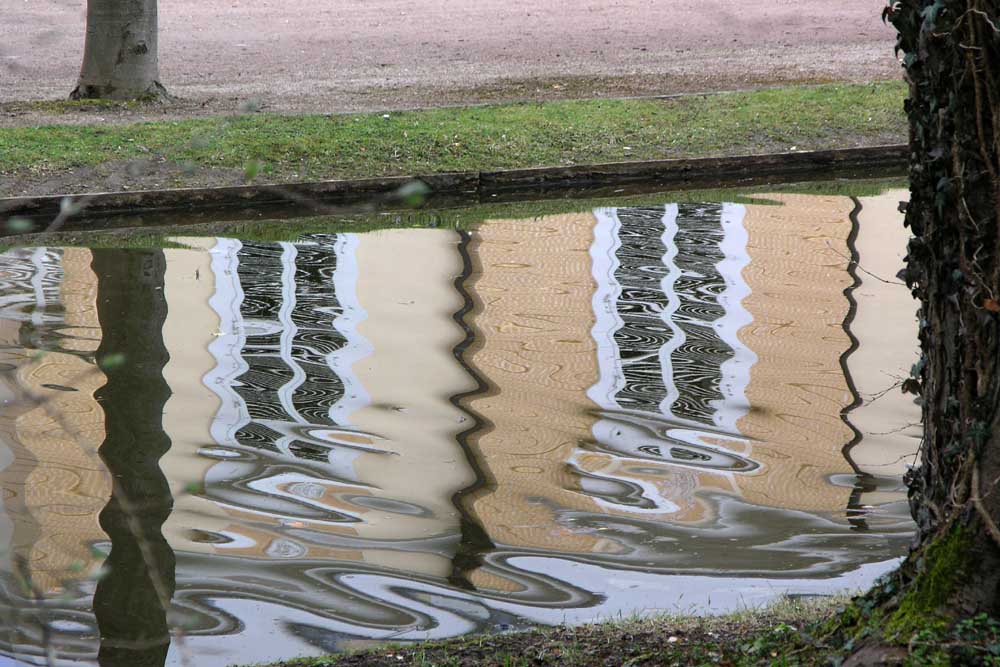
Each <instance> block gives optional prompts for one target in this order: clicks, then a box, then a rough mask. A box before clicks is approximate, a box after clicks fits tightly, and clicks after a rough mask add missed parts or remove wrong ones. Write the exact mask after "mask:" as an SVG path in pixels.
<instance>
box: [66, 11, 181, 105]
mask: <svg viewBox="0 0 1000 667" xmlns="http://www.w3.org/2000/svg"><path fill="white" fill-rule="evenodd" d="M156 3H157V0H87V37H86V41H85V43H84V47H83V66H82V67H81V68H80V79H79V81H77V84H76V89H75V90H74V91H73V92H72V93H71V95H70V97H72V98H73V99H83V98H88V99H94V98H102V99H111V100H131V99H138V98H146V97H160V96H163V95H165V94H166V90H165V89H164V88H163V86H162V85H160V61H159V57H158V53H157V38H158V24H157V14H156Z"/></svg>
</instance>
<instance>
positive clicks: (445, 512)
mask: <svg viewBox="0 0 1000 667" xmlns="http://www.w3.org/2000/svg"><path fill="white" fill-rule="evenodd" d="M353 238H354V244H353V245H352V246H351V250H350V253H351V255H352V256H351V257H350V258H349V259H350V262H348V261H346V259H348V258H345V257H343V256H342V257H341V258H340V260H339V261H340V264H339V265H338V267H337V271H338V272H344V271H351V272H353V274H352V275H351V276H348V279H346V280H341V283H342V284H344V285H350V288H349V289H351V290H352V291H353V292H354V293H353V294H352V295H345V294H339V295H338V298H340V299H341V300H343V299H346V298H348V297H350V298H351V299H353V300H355V301H356V302H357V304H359V305H360V307H361V308H362V309H364V312H365V315H364V317H363V318H359V319H360V320H361V321H360V322H359V323H357V326H356V330H355V331H354V333H355V334H357V335H358V336H360V337H361V339H363V340H364V341H365V345H366V346H367V347H368V348H369V352H368V353H367V354H361V355H360V356H359V358H357V359H354V360H353V361H351V362H350V363H349V365H350V368H349V369H343V368H342V369H339V370H338V373H341V374H342V375H346V374H347V373H348V372H350V374H351V376H352V378H353V383H354V385H353V386H354V387H355V389H356V390H357V392H358V393H361V394H367V396H368V397H369V399H368V400H363V399H360V398H359V399H357V400H355V401H354V403H355V404H356V409H353V410H352V411H351V412H349V413H348V414H346V420H347V422H348V423H349V426H350V428H349V429H336V428H332V429H325V430H326V431H327V432H328V433H329V434H330V435H329V437H331V438H337V439H339V440H341V441H343V442H345V443H347V444H351V443H353V444H355V445H361V446H363V447H364V448H366V449H367V451H360V452H353V453H350V454H344V455H343V456H342V455H341V454H337V458H338V460H349V463H347V464H346V466H347V467H346V468H345V467H344V466H345V464H344V463H338V464H337V465H336V466H335V467H334V468H332V469H331V470H330V471H328V472H327V473H324V471H323V470H322V466H319V467H318V468H317V469H316V470H313V471H309V470H305V469H299V472H297V473H288V471H287V470H286V471H285V474H284V475H281V474H278V475H274V476H273V477H272V480H273V483H269V484H268V488H269V489H270V492H269V493H270V494H271V495H275V494H276V495H279V496H282V497H285V498H293V499H294V498H296V497H297V495H296V494H298V495H300V496H302V497H303V498H305V499H306V500H307V501H308V504H309V506H310V507H311V508H313V509H318V510H320V511H322V510H323V509H324V508H326V509H328V510H330V511H331V512H333V513H341V514H346V515H350V516H354V517H356V518H357V520H356V521H355V522H346V523H345V522H339V523H338V522H335V521H329V520H326V519H323V518H319V519H315V520H314V519H310V518H308V517H299V516H282V515H281V514H280V512H275V511H273V509H271V508H269V507H268V506H267V505H268V502H267V494H264V495H260V496H258V497H257V498H256V499H257V500H258V501H259V503H260V504H259V506H255V505H252V504H249V503H244V504H234V503H231V502H225V501H223V500H220V499H218V498H213V497H211V490H210V489H209V493H207V494H206V493H203V492H202V490H203V489H206V488H207V487H210V486H211V485H212V484H214V483H215V482H214V481H213V480H214V479H215V478H216V477H218V475H217V474H216V472H214V471H213V470H215V471H218V470H219V469H220V467H225V466H226V465H228V464H227V463H226V462H224V461H223V462H220V461H217V460H213V459H212V458H209V457H206V456H205V455H204V454H205V450H206V449H209V450H211V449H212V448H213V447H214V446H215V442H214V439H215V438H214V436H213V434H212V424H213V421H214V420H216V419H217V415H218V413H219V408H220V399H219V397H218V394H217V393H216V392H214V391H212V389H211V387H209V386H207V383H208V382H209V380H208V379H207V378H208V376H209V372H210V371H211V370H212V368H213V366H215V365H216V364H217V363H219V361H218V359H217V358H216V357H215V356H213V355H212V354H211V353H210V352H209V351H208V349H207V348H208V346H209V344H211V342H212V340H213V337H226V336H232V335H233V334H234V332H233V331H224V330H223V329H225V328H226V327H225V326H223V318H220V314H219V312H217V305H216V306H215V307H213V305H212V304H211V303H210V300H211V298H212V297H213V295H215V294H217V293H218V292H219V289H220V284H221V281H224V280H229V281H232V280H233V279H234V275H235V273H236V272H235V269H236V262H231V263H230V264H228V265H227V266H229V268H228V269H225V270H223V271H221V272H220V268H219V267H220V266H221V265H225V263H224V262H223V263H221V264H220V262H219V258H218V255H219V254H220V253H224V252H227V251H226V250H225V249H224V248H222V247H215V242H214V241H205V240H201V241H199V240H196V239H184V240H183V241H184V242H185V243H187V244H191V245H195V246H199V247H200V249H201V252H193V251H178V252H176V253H170V254H169V255H168V270H167V272H168V275H167V300H168V304H169V307H170V313H171V314H172V316H168V320H167V324H166V326H165V336H164V338H165V340H166V341H167V345H168V348H169V352H170V363H169V364H168V366H167V368H166V369H165V375H166V376H167V380H168V382H169V383H170V385H171V387H172V388H173V389H174V394H173V396H172V397H171V399H170V401H169V402H168V404H167V408H166V415H165V416H166V427H167V430H168V433H170V435H171V438H172V440H173V446H172V448H171V450H170V452H169V453H168V454H167V455H166V456H165V457H164V458H163V460H162V461H161V467H162V468H163V470H164V472H165V473H166V475H167V477H168V478H169V479H170V480H171V483H172V486H173V490H174V495H175V498H176V499H177V500H176V505H175V510H174V513H173V514H172V516H171V518H170V519H169V520H168V522H167V524H166V525H165V528H164V532H165V534H167V535H168V539H169V540H170V543H171V545H172V546H173V547H174V548H175V549H177V550H181V551H193V552H202V553H206V552H208V553H219V554H224V555H230V556H240V557H248V558H261V559H272V558H295V559H303V560H310V559H334V560H346V561H364V562H367V563H369V564H372V565H379V566H384V567H390V568H396V569H400V570H404V571H408V572H415V573H420V574H425V575H436V576H447V575H448V574H449V573H450V569H451V562H450V558H451V554H450V553H441V552H440V550H439V549H438V550H437V551H427V550H425V551H421V549H420V547H419V546H413V545H411V547H410V548H409V549H405V548H398V547H395V546H394V544H395V543H400V542H405V541H420V540H424V541H426V540H430V539H432V538H435V537H441V536H453V535H456V534H457V532H458V523H459V515H458V512H457V511H456V509H455V508H454V506H453V505H452V503H451V497H452V496H453V495H454V494H455V493H456V492H457V491H459V490H460V489H461V488H464V487H465V486H468V485H470V484H472V482H473V481H474V475H473V473H472V471H471V469H470V468H469V466H468V464H467V462H466V460H465V457H464V455H463V454H462V452H461V449H460V448H459V446H458V444H457V442H456V435H457V434H458V433H459V432H460V431H463V430H465V429H466V428H468V424H466V423H465V422H466V417H465V416H464V413H463V412H462V411H461V410H459V409H458V408H456V407H454V406H453V405H451V403H450V402H449V400H448V399H449V397H450V396H452V395H455V394H458V393H462V392H465V391H469V390H471V389H472V388H473V387H474V385H473V384H472V379H471V378H470V377H469V376H468V374H467V373H465V371H464V370H463V369H462V368H461V366H460V365H459V364H457V363H456V362H455V359H454V356H453V354H452V349H453V348H454V347H455V345H457V344H458V343H459V341H460V340H461V339H462V337H463V334H462V331H461V329H460V327H459V326H458V325H457V324H456V323H455V322H454V320H453V319H452V314H453V313H454V312H456V311H457V310H459V308H461V305H462V302H461V299H460V297H459V295H458V294H457V292H456V291H455V290H454V288H453V285H452V282H453V280H454V278H455V276H457V275H458V274H459V273H460V272H461V258H460V257H459V255H458V253H457V252H456V249H455V244H456V242H457V238H456V236H455V235H454V234H453V233H449V232H431V231H427V230H421V231H420V232H416V231H413V230H398V231H391V232H380V233H374V234H368V235H365V236H361V237H353ZM321 243H331V241H330V239H329V238H327V239H325V240H323V241H321ZM213 255H215V264H214V265H213ZM237 260H238V257H237ZM352 267H353V268H352ZM221 274H225V275H221ZM293 275H294V274H293V273H289V272H286V273H285V274H284V277H283V278H281V279H282V280H284V281H286V282H288V281H289V280H294V278H293ZM196 277H197V278H196ZM275 278H276V276H260V279H261V280H274V279H275ZM341 278H343V276H341ZM238 279H242V280H247V279H248V276H245V275H244V276H241V277H240V278H238ZM249 287H250V286H249V285H243V288H249ZM330 288H331V289H332V285H330ZM341 289H348V288H345V287H341ZM294 291H295V287H294V285H291V284H288V285H285V287H284V290H283V292H284V294H286V295H288V294H291V293H294ZM246 324H247V326H250V325H252V324H254V323H246ZM259 324H260V323H256V325H258V326H259ZM192 336H196V337H199V338H200V339H201V340H202V341H203V342H202V344H201V345H191V344H190V341H191V338H192ZM348 356H350V355H348ZM356 398H357V397H356ZM287 458H288V459H289V461H288V462H289V463H290V464H291V466H292V467H293V468H294V467H295V465H296V463H299V461H296V460H295V459H294V457H287ZM270 465H271V466H274V467H276V468H281V465H280V458H279V460H272V461H271V464H270ZM266 468H267V466H266V465H261V466H259V467H258V468H253V466H251V467H250V468H249V469H247V470H246V471H245V473H244V474H243V479H242V480H240V479H235V480H233V479H229V480H227V481H226V484H236V483H242V482H245V481H250V480H254V479H256V480H258V481H259V480H260V479H261V475H265V477H266ZM192 489H194V490H193V491H192ZM302 494H305V495H302ZM246 498H247V497H246V496H244V499H246ZM192 528H194V530H192ZM213 535H214V536H224V537H225V538H226V541H225V542H219V541H216V540H213V539H212V536H213ZM323 535H326V536H327V537H326V538H323V537H322V536H323ZM338 536H341V537H344V538H348V539H347V540H339V539H337V537H338ZM206 538H207V539H206ZM359 540H360V541H361V543H362V544H364V547H363V548H361V547H358V546H353V547H344V546H337V544H338V543H344V544H352V545H357V544H359Z"/></svg>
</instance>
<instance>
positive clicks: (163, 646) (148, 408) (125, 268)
mask: <svg viewBox="0 0 1000 667" xmlns="http://www.w3.org/2000/svg"><path fill="white" fill-rule="evenodd" d="M93 255H94V262H93V269H94V273H96V274H97V314H98V318H99V319H100V323H101V345H100V347H98V348H97V354H96V358H97V363H98V365H99V366H100V367H101V370H102V371H103V372H104V374H105V376H106V377H107V379H108V381H107V384H105V385H104V386H103V387H102V388H100V389H98V390H97V392H96V393H95V394H94V398H96V399H97V401H98V402H99V403H100V404H101V407H102V408H103V409H104V423H105V431H106V434H105V438H104V442H103V443H102V444H101V448H100V454H101V459H102V460H103V461H104V463H105V465H106V466H107V468H108V472H110V473H111V476H112V479H113V480H114V483H113V487H112V493H111V498H110V499H109V500H108V504H107V506H106V507H105V508H104V510H103V511H102V512H101V516H100V521H101V528H102V529H104V532H106V533H107V534H108V537H109V538H111V554H110V555H109V556H108V560H107V561H106V563H105V568H106V572H105V576H104V577H102V578H101V579H100V581H99V582H98V584H97V590H96V592H95V593H94V614H95V616H96V617H97V625H98V627H99V629H100V631H101V648H100V651H99V653H98V663H99V664H100V665H101V667H162V665H163V664H164V661H165V660H166V657H167V651H168V649H169V647H170V628H169V626H168V622H167V613H168V611H169V609H170V600H171V598H172V597H173V594H174V587H175V573H174V570H175V559H174V552H173V550H172V549H171V548H170V545H169V544H168V543H167V540H166V539H164V537H163V535H162V533H161V532H160V529H161V527H162V525H163V522H164V521H166V520H167V517H168V516H169V515H170V511H171V509H172V508H173V498H172V497H171V495H170V486H169V485H168V484H167V479H166V477H164V475H163V472H162V471H161V470H160V467H159V460H160V458H161V457H162V456H163V455H164V454H165V453H166V452H167V451H168V450H169V449H170V437H169V436H168V435H167V433H166V432H165V431H164V430H163V406H164V405H165V404H166V402H167V399H168V398H169V397H170V387H169V386H168V385H167V382H166V380H164V379H163V367H164V366H165V365H166V364H167V361H168V360H169V355H168V354H167V349H166V347H165V346H164V344H163V323H164V321H165V320H166V317H167V301H166V298H165V297H164V295H163V276H164V272H165V271H166V259H165V258H164V256H163V251H162V250H117V249H107V250H102V249H96V250H94V251H93Z"/></svg>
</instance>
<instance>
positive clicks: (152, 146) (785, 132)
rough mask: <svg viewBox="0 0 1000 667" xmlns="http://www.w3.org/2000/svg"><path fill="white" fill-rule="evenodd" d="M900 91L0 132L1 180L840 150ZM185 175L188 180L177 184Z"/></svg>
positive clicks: (803, 90) (249, 174)
mask: <svg viewBox="0 0 1000 667" xmlns="http://www.w3.org/2000/svg"><path fill="white" fill-rule="evenodd" d="M905 94H906V93H905V88H904V86H903V84H902V83H899V82H876V83H871V84H851V85H848V84H829V85H821V86H809V87H786V88H775V89H767V90H759V91H753V92H743V93H724V94H715V95H704V96H689V97H679V98H672V99H633V100H584V101H569V102H546V103H523V104H504V105H495V106H485V107H466V108H446V109H430V110H420V111H408V112H400V113H389V114H346V115H307V116H288V115H275V114H266V113H256V114H246V115H240V116H232V117H224V118H209V119H204V118H202V119H190V120H177V121H161V122H144V123H135V124H125V125H53V126H45V127H13V128H0V175H3V176H6V177H8V178H9V177H15V178H16V177H21V176H23V177H25V178H28V177H38V176H44V175H46V174H52V173H58V172H65V171H71V170H74V169H79V168H85V167H93V166H95V165H101V164H107V163H119V162H128V161H130V160H140V159H141V160H146V161H149V160H161V161H162V160H165V161H169V162H171V163H175V164H179V165H184V166H186V167H188V168H189V169H187V170H180V171H178V173H177V174H176V175H175V176H174V182H173V183H172V185H183V184H190V183H191V182H192V181H191V179H193V182H197V177H198V170H199V169H204V168H209V169H229V170H232V169H237V170H241V173H243V174H244V176H245V178H246V179H247V180H253V179H258V180H265V181H273V182H281V181H291V180H320V179H333V178H359V177H374V176H390V175H403V174H419V173H431V172H442V171H465V170H488V169H507V168H521V167H532V166H560V165H574V164H587V163H600V162H615V161H628V160H648V159H662V158H672V157H691V156H713V155H737V154H744V153H767V152H779V151H788V150H792V149H801V150H807V149H822V148H841V147H843V148H846V147H851V146H863V145H874V144H882V143H892V142H898V141H902V140H903V139H904V138H905V117H904V115H903V111H902V107H903V99H904V97H905ZM185 174H187V175H188V176H191V179H188V180H185Z"/></svg>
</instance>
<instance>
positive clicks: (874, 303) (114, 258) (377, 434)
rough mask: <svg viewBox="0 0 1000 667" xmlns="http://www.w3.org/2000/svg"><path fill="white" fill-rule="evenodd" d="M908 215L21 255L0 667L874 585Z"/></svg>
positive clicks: (513, 223) (890, 490)
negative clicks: (11, 662)
mask: <svg viewBox="0 0 1000 667" xmlns="http://www.w3.org/2000/svg"><path fill="white" fill-rule="evenodd" d="M902 195H903V193H900V192H889V193H886V194H884V195H882V196H879V197H870V198H866V199H862V200H852V199H850V198H847V197H835V196H805V195H773V196H768V197H767V201H764V202H761V203H759V204H716V203H706V204H671V203H665V204H664V205H658V206H645V207H631V208H629V207H619V208H614V207H609V208H600V209H597V210H593V211H588V212H584V213H579V214H564V215H554V216H548V217H541V218H536V219H530V220H487V221H485V222H482V223H480V224H478V225H476V226H474V227H473V228H472V229H471V230H470V231H461V232H457V231H450V230H434V229H418V230H402V229H397V230H389V231H378V232H370V233H365V234H309V235H304V236H302V237H301V238H299V239H298V240H296V241H294V242H282V243H273V242H260V241H253V240H247V239H244V240H239V239H234V238H209V239H205V238H200V239H199V238H189V239H179V241H180V242H181V243H182V244H184V245H186V246H187V248H185V249H167V250H113V249H93V250H89V249H84V248H54V247H52V248H34V249H19V250H11V251H9V252H7V253H6V254H4V255H2V256H0V283H2V289H0V345H2V348H0V394H2V398H3V402H4V403H3V409H2V411H0V490H2V505H0V550H2V554H0V585H2V587H3V588H2V594H3V596H4V597H3V600H0V603H2V604H3V608H2V609H0V612H2V614H3V615H2V617H0V618H2V621H3V628H2V632H0V651H2V654H3V655H6V656H9V657H14V658H16V659H17V660H19V661H23V662H24V663H33V664H41V663H44V661H45V649H44V646H46V645H48V646H50V647H52V649H53V650H54V651H55V652H56V653H57V654H58V657H59V659H60V660H64V661H68V662H72V661H83V662H89V663H93V662H95V661H98V660H99V661H100V663H101V664H102V665H132V664H139V662H140V661H142V663H143V664H162V663H164V662H166V663H168V664H184V661H185V660H193V661H194V662H193V664H198V665H203V664H206V665H207V664H220V665H222V664H229V663H234V662H257V661H261V660H265V659H269V658H275V659H276V658H282V657H290V656H294V655H301V654H315V653H320V652H327V651H334V650H340V649H343V648H346V647H356V646H359V645H362V644H363V643H364V642H366V641H370V640H379V639H387V638H391V639H395V640H409V639H425V638H439V637H449V636H455V635H459V634H462V633H468V632H481V631H494V630H497V629H507V628H518V627H524V626H529V625H532V624H539V623H542V624H548V623H560V622H580V621H586V620H592V619H600V618H608V617H611V616H617V615H619V614H632V613H647V612H652V611H654V610H669V611H692V612H715V611H722V610H728V609H733V608H736V607H740V606H743V605H755V604H760V603H763V602H766V601H767V600H770V599H773V598H774V597H776V596H778V595H781V594H793V595H814V594H829V593H833V592H837V591H842V590H844V589H856V588H859V587H863V586H866V585H868V584H869V583H870V582H871V581H872V580H873V579H874V578H875V577H876V576H877V575H878V574H880V573H882V572H885V571H886V570H887V569H889V568H891V567H892V565H893V563H894V562H895V559H897V558H898V557H899V556H900V555H901V554H902V553H903V550H904V549H905V545H906V543H907V542H908V540H909V537H910V534H911V524H910V520H909V517H908V513H907V511H906V507H905V494H904V492H903V489H902V487H901V482H900V477H901V475H902V472H903V471H904V470H905V465H906V463H907V462H908V461H911V460H912V455H913V452H914V450H915V449H916V443H917V437H918V430H917V427H916V426H915V425H914V422H916V421H917V419H918V417H919V413H918V410H917V409H916V408H915V406H913V405H912V403H911V402H910V401H908V400H907V399H906V398H905V397H903V395H902V394H901V393H900V392H899V391H898V389H896V388H895V387H896V385H897V384H898V382H899V380H900V378H901V377H903V376H905V375H906V374H907V373H908V369H909V366H910V364H911V363H912V361H913V360H914V357H915V340H914V327H913V310H914V306H913V304H912V302H911V301H910V300H909V296H908V293H907V291H906V289H905V288H903V287H901V286H899V285H897V284H893V281H892V276H894V275H895V273H896V271H897V269H898V268H899V264H900V262H901V260H900V257H901V255H902V248H903V246H904V243H905V233H904V231H903V229H902V226H901V223H900V219H899V218H900V216H899V214H898V213H896V211H895V208H896V204H897V202H898V200H899V199H900V198H901V197H902ZM668 198H669V196H665V197H664V201H666V200H667V199H668ZM852 212H853V213H854V217H855V219H856V220H858V221H859V222H860V224H857V225H855V224H852ZM855 237H856V238H855ZM852 253H858V255H859V256H860V259H861V264H862V266H863V268H864V270H863V271H851V270H849V268H850V267H849V259H850V257H851V255H852ZM876 276H877V277H876ZM168 633H170V634H172V636H173V641H172V643H170V644H169V647H168Z"/></svg>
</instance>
